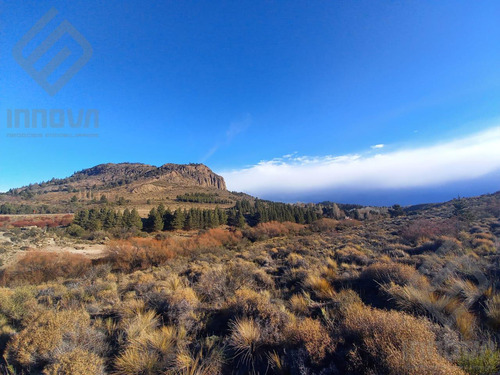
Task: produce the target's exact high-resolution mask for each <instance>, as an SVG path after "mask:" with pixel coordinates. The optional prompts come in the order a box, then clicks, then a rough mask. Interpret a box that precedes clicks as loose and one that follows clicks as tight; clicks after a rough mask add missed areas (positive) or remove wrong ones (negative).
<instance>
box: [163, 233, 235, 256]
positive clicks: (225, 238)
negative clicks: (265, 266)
mask: <svg viewBox="0 0 500 375" xmlns="http://www.w3.org/2000/svg"><path fill="white" fill-rule="evenodd" d="M242 238H243V235H242V233H241V231H239V230H225V229H222V228H213V229H209V230H207V231H205V232H202V233H201V234H199V235H197V236H194V237H192V238H188V239H183V240H178V239H171V238H170V239H168V240H167V241H168V243H169V244H170V245H171V246H173V248H174V249H175V251H176V252H178V253H182V254H185V255H189V254H190V253H192V252H193V251H196V250H200V249H205V250H211V249H216V248H221V247H226V248H231V247H234V246H236V245H237V244H238V243H239V242H240V241H241V239H242Z"/></svg>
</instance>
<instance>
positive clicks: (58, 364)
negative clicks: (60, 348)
mask: <svg viewBox="0 0 500 375" xmlns="http://www.w3.org/2000/svg"><path fill="white" fill-rule="evenodd" d="M104 373H105V371H104V361H103V360H102V358H101V357H99V356H97V355H96V354H95V353H92V352H89V351H87V350H84V349H80V348H76V349H74V350H72V351H70V352H67V353H63V354H61V355H60V356H58V357H57V358H56V361H55V362H54V363H53V364H51V365H49V366H48V367H47V368H46V369H45V370H44V371H43V374H44V375H102V374H104Z"/></svg>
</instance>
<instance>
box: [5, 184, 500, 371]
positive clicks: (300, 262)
mask: <svg viewBox="0 0 500 375" xmlns="http://www.w3.org/2000/svg"><path fill="white" fill-rule="evenodd" d="M148 178H149V177H148ZM102 180H103V179H102V178H101V181H102ZM195 180H196V181H198V182H197V183H198V184H199V185H196V184H193V185H190V187H189V189H190V190H189V189H188V190H183V189H185V185H183V186H184V187H179V186H180V185H179V186H177V187H176V188H175V189H178V190H176V191H175V196H174V195H171V196H168V199H167V198H165V194H164V193H165V192H167V191H170V190H169V188H168V187H167V185H168V183H167V182H163V183H165V188H164V190H162V192H163V193H162V194H157V192H156V189H152V188H151V189H150V190H148V189H149V188H144V187H145V186H149V185H150V184H152V185H153V186H158V185H154V184H153V183H150V182H148V183H147V184H143V180H142V177H141V178H138V179H137V180H136V181H135V182H134V183H130V184H126V186H127V187H110V188H108V187H106V188H102V190H99V189H97V190H96V189H94V191H99V198H97V199H95V200H94V201H92V199H90V200H89V201H87V200H86V199H87V198H86V193H85V199H82V198H81V194H80V193H81V192H78V193H77V192H74V191H71V192H54V193H49V192H47V193H40V194H38V191H39V189H43V188H39V187H37V188H32V189H31V190H32V191H33V192H34V196H33V197H31V198H30V197H22V198H19V197H18V196H12V195H10V194H8V195H6V196H4V197H3V198H2V199H3V200H4V201H9V202H10V204H12V205H13V206H12V207H20V206H15V205H14V204H18V205H21V204H25V205H27V204H31V205H33V206H38V205H39V204H41V203H42V202H46V203H49V201H48V200H47V201H45V199H48V198H47V197H52V198H50V199H51V200H50V204H51V205H52V206H53V207H56V208H57V207H66V208H68V207H71V204H74V208H75V209H74V210H71V213H63V214H35V215H33V214H31V215H1V216H0V220H1V222H0V224H1V228H0V249H1V255H0V256H1V259H2V274H1V282H2V288H0V331H1V333H0V351H1V352H2V358H3V361H2V365H1V369H2V372H3V373H5V374H39V373H43V374H89V375H90V374H107V373H110V374H200V375H201V374H398V375H399V374H429V375H431V374H432V375H433V374H496V373H498V371H499V370H500V352H499V349H498V340H499V339H500V336H499V329H500V291H499V288H500V282H499V280H500V257H499V249H500V193H496V194H493V195H484V196H480V197H476V198H467V199H455V200H453V201H450V202H446V203H442V204H429V205H420V206H410V207H400V206H393V207H386V208H377V207H361V206H355V205H335V204H333V203H330V202H324V203H322V204H317V205H284V204H278V203H273V202H267V201H260V200H257V199H254V198H252V197H249V196H246V195H243V194H241V195H239V194H237V193H230V192H227V191H226V190H225V189H224V185H222V183H221V182H219V186H218V187H215V188H214V187H211V188H210V189H212V190H210V189H209V190H206V189H207V187H206V186H204V184H205V183H206V182H205V181H206V180H205V179H199V178H198V177H195ZM83 181H85V179H83V180H80V181H79V182H78V184H79V185H75V187H74V188H75V189H83V187H82V186H84V183H83ZM94 181H95V184H96V185H97V184H98V181H99V179H98V178H95V177H92V182H94ZM148 181H149V180H148ZM199 181H202V182H199ZM210 181H213V179H210ZM222 182H223V180H222ZM103 183H107V182H105V181H103ZM158 183H160V182H158ZM66 184H69V182H67V183H66V182H65V183H64V186H66ZM183 184H186V181H184V182H183ZM129 185H130V186H129ZM136 185H137V186H136ZM139 185H140V187H141V188H139V187H138V186H139ZM51 186H52V185H51ZM69 186H71V185H67V188H68V189H69ZM142 188H144V189H145V190H141V189H142ZM213 189H215V190H216V191H217V192H218V195H215V193H213V191H215V190H213ZM22 191H26V190H25V189H24V188H23V189H20V191H19V192H18V193H16V195H19V194H21V193H22ZM82 191H83V190H82ZM172 191H173V190H172ZM207 191H210V193H207ZM126 192H128V193H126ZM151 192H154V194H153V195H152V196H150V195H148V194H150V193H151ZM101 193H103V195H107V197H106V200H104V199H103V200H102V201H100V200H101V198H100V195H101ZM187 193H189V194H187ZM57 194H59V195H57ZM75 194H76V195H77V200H76V201H75V200H73V202H71V197H72V195H75ZM78 194H80V196H79V197H78ZM120 194H122V195H120ZM135 194H136V195H137V196H136V195H135ZM120 196H123V198H124V201H123V202H120V203H118V200H119V197H120ZM55 197H57V199H56V198H55ZM30 199H31V200H30ZM219 199H221V200H222V199H227V200H231V203H221V201H218V200H219ZM66 200H68V202H66ZM147 200H150V203H149V206H148V204H147V203H146V201H147ZM182 200H186V201H188V200H191V201H194V202H182ZM207 201H213V202H217V203H207ZM30 202H31V203H30ZM146 206H147V207H148V208H149V207H150V208H151V209H150V211H147V212H143V211H140V210H137V208H141V207H144V208H146ZM180 207H182V209H179V208H180Z"/></svg>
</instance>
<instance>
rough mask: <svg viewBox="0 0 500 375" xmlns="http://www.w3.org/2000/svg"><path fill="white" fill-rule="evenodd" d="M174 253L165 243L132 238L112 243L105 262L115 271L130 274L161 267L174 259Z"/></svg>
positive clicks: (150, 239)
mask: <svg viewBox="0 0 500 375" xmlns="http://www.w3.org/2000/svg"><path fill="white" fill-rule="evenodd" d="M174 255H175V253H174V251H173V250H172V249H170V247H169V246H168V244H167V242H166V241H158V240H156V239H152V238H132V239H130V240H116V241H112V242H111V243H110V244H109V245H108V248H107V255H106V259H105V260H106V261H108V262H110V263H111V264H112V265H113V268H114V269H115V270H119V271H123V272H130V271H133V270H138V269H139V270H140V269H147V268H151V267H157V266H161V265H163V264H165V263H167V262H168V261H169V260H170V259H172V258H173V257H174Z"/></svg>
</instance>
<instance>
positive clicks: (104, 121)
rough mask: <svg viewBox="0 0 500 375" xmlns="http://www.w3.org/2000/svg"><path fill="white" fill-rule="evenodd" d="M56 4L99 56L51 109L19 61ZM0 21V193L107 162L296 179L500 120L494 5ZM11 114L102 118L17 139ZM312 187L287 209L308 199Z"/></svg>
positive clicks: (14, 12) (72, 7) (181, 10)
mask: <svg viewBox="0 0 500 375" xmlns="http://www.w3.org/2000/svg"><path fill="white" fill-rule="evenodd" d="M52 7H54V8H56V9H57V10H58V11H59V14H58V16H57V20H59V21H62V20H64V19H66V20H68V21H69V22H70V23H71V24H72V25H73V26H74V27H75V28H76V29H77V30H78V31H79V32H80V33H81V34H82V35H83V36H84V37H85V38H86V39H87V40H88V41H89V43H90V44H91V46H92V49H93V55H92V57H91V59H90V61H89V62H88V63H87V64H86V65H85V66H84V67H83V68H82V69H81V70H80V71H79V72H78V73H77V74H76V75H75V76H74V77H73V78H72V79H71V81H70V82H69V83H68V84H67V85H66V86H64V87H63V88H62V89H61V90H60V91H59V92H58V93H57V94H56V95H55V96H53V97H51V96H49V95H48V94H47V93H46V92H45V91H44V90H43V89H42V88H41V87H40V86H39V85H38V84H37V83H36V82H35V81H34V80H33V79H32V78H31V77H30V76H29V75H28V74H27V73H26V72H25V71H24V70H23V69H22V68H21V67H20V66H19V65H18V64H17V63H16V61H15V60H14V58H13V56H12V52H11V51H12V49H13V47H14V45H15V44H16V43H17V42H18V41H19V40H20V39H21V37H22V36H23V35H24V34H25V33H26V32H27V31H28V30H29V29H30V28H31V26H32V25H34V24H35V23H36V21H37V20H38V19H40V18H41V17H42V16H43V15H44V14H45V13H46V12H47V11H49V10H50V9H51V8H52ZM0 12H1V14H0V19H1V20H2V23H1V25H0V27H1V33H0V43H1V49H2V53H1V55H0V87H1V91H0V94H1V96H0V116H1V117H0V124H1V126H0V191H2V190H7V189H8V188H11V187H16V186H20V185H24V184H27V183H29V182H34V181H41V180H47V179H50V178H52V177H64V176H67V175H70V174H71V173H73V172H74V171H76V170H80V169H83V168H86V167H90V166H93V165H96V164H100V163H105V162H123V161H131V162H143V163H148V164H154V165H161V164H164V163H167V162H174V163H189V162H204V163H206V164H207V165H208V166H210V167H211V168H212V169H214V170H215V171H218V172H221V173H223V174H224V173H225V172H227V171H235V170H236V171H240V170H241V169H244V168H247V169H248V168H250V169H252V168H253V167H252V166H254V167H255V165H256V164H258V163H259V162H261V161H267V162H269V161H271V160H274V159H275V158H279V157H282V156H283V155H288V154H292V153H295V154H294V155H296V156H297V157H294V158H293V161H291V162H289V161H287V160H288V159H286V160H285V161H283V162H281V161H280V163H283V165H284V167H289V168H293V167H294V166H297V163H301V159H300V157H301V156H308V157H310V158H312V157H316V158H320V159H321V160H323V159H322V158H324V157H326V156H328V155H331V156H341V155H352V154H358V155H367V154H368V155H369V154H370V152H373V151H370V150H372V149H371V146H374V145H377V144H383V145H384V147H379V148H378V151H380V152H395V151H397V150H401V149H408V148H409V149H412V148H418V147H428V146H431V145H433V144H436V143H440V142H448V141H451V140H454V139H457V138H461V137H467V136H469V135H470V134H475V133H478V132H481V131H484V130H486V129H487V128H491V127H494V126H496V123H495V119H497V118H498V117H499V116H500V69H499V67H500V22H499V19H500V3H499V2H496V1H483V2H480V3H478V2H473V1H470V2H465V1H463V2H456V1H439V2H436V1H404V2H402V1H397V2H396V1H391V2H379V1H356V2H353V1H331V0H330V1H255V0H252V1H161V2H160V1H158V2H153V1H124V0H120V1H113V0H107V1H90V0H87V1H66V0H64V1H45V0H41V1H14V0H8V1H4V2H3V3H1V5H0ZM56 26H57V25H56ZM16 108H29V109H33V108H47V109H50V108H62V109H73V110H74V111H77V110H78V109H80V108H84V109H89V108H95V109H98V110H99V111H100V127H99V129H98V130H97V131H96V132H97V133H98V138H92V139H82V138H72V139H69V138H58V139H54V138H42V139H39V138H36V139H26V138H10V137H7V133H11V132H12V129H7V126H6V111H7V109H16ZM23 131H24V130H23ZM28 131H33V130H27V131H26V132H28ZM60 131H61V132H66V133H74V132H75V131H74V129H64V131H63V130H60ZM305 163H306V164H307V162H305ZM313 163H314V162H313ZM300 166H301V167H302V166H303V165H302V164H301V165H300ZM499 166H500V165H499ZM492 168H493V169H495V166H492V167H491V168H490V169H489V170H487V171H486V172H485V173H484V174H487V173H490V172H492V170H493V169H492ZM472 169H474V168H473V167H472ZM233 173H238V172H233ZM231 176H233V177H231ZM231 178H233V180H234V181H235V182H234V183H233V186H234V188H235V189H236V188H237V189H238V190H245V189H244V186H241V184H242V182H241V179H239V177H234V175H231V174H230V175H229V176H228V179H229V181H233V180H231ZM255 178H259V179H262V181H261V185H262V186H263V187H262V186H261V189H260V190H258V189H257V190H255V192H258V193H259V194H260V195H261V196H264V197H266V189H265V186H266V181H265V177H263V175H262V174H260V175H259V174H257V175H256V177H255ZM342 178H343V177H342V175H339V176H336V179H338V180H342ZM462 179H463V178H462ZM444 182H446V183H448V182H449V181H444ZM432 183H435V181H434V182H432V181H431V183H430V186H432ZM437 183H441V184H443V181H440V182H439V181H438V182H437ZM311 184H312V185H314V181H311ZM327 185H328V184H327ZM325 186H326V185H325ZM479 186H480V185H479ZM231 187H232V186H230V188H231ZM311 187H312V188H313V187H314V186H311ZM323 187H324V186H323ZM326 187H328V186H326ZM348 188H349V187H346V189H348ZM426 188H427V187H426ZM478 189H479V190H481V188H480V187H479V188H478ZM305 190H307V189H305ZM305 190H304V188H302V190H301V192H302V193H300V194H295V195H294V194H291V195H290V196H289V197H288V198H286V199H291V200H294V199H301V197H307V199H310V200H314V194H312V193H310V192H307V194H305ZM312 190H314V189H312ZM323 190H324V189H323ZM327 190H328V189H327ZM498 190H500V186H499V188H498ZM250 192H251V193H252V192H254V191H250ZM474 192H476V191H474ZM484 192H487V191H484ZM455 193H456V192H455V191H453V192H451V191H450V192H449V194H455ZM301 194H302V195H301ZM324 195H325V194H323V195H322V196H321V198H325V196H324ZM326 195H328V194H326ZM269 197H273V195H272V194H271V195H269ZM331 199H332V200H335V194H333V193H332V197H331ZM425 199H426V197H425V196H424V197H420V198H419V199H416V200H425ZM403 200H404V199H403ZM416 200H415V199H413V200H410V201H412V202H413V201H416ZM386 201H387V200H383V199H382V200H378V201H376V202H375V201H374V202H373V203H377V202H386ZM389 203H390V202H389Z"/></svg>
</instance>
